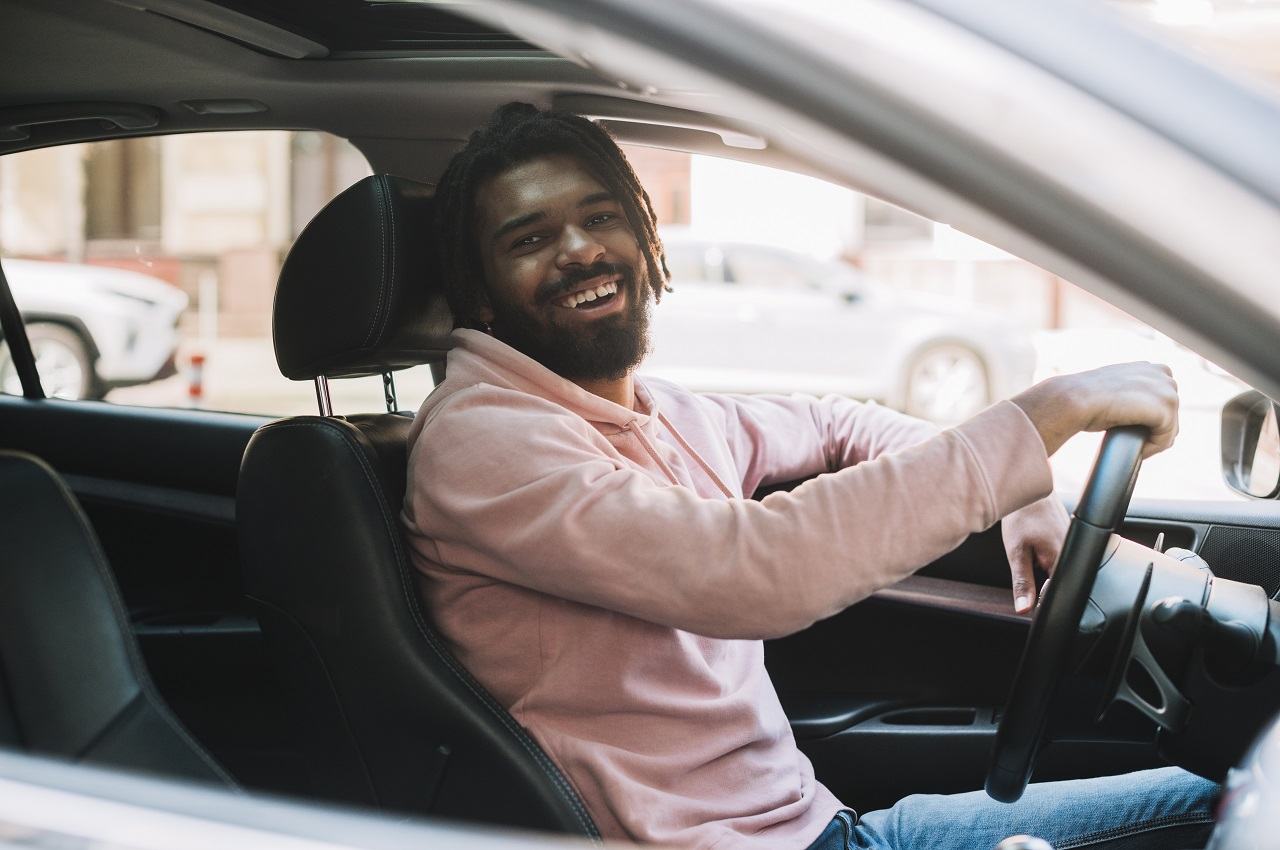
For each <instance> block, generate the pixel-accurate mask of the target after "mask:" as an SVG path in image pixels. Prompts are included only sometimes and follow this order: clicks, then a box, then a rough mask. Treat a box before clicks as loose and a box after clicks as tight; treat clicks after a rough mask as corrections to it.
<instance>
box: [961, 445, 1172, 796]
mask: <svg viewBox="0 0 1280 850" xmlns="http://www.w3.org/2000/svg"><path fill="white" fill-rule="evenodd" d="M1148 433H1149V432H1148V431H1147V429H1146V428H1143V427H1140V426H1128V427H1124V428H1112V429H1111V430H1109V431H1107V433H1106V436H1105V437H1104V438H1103V440H1102V446H1101V448H1099V449H1098V456H1097V458H1096V459H1095V460H1094V462H1093V469H1092V471H1091V472H1090V473H1089V480H1088V482H1087V483H1086V484H1085V487H1084V493H1083V494H1081V496H1080V502H1079V504H1077V505H1076V509H1075V512H1074V513H1073V514H1072V517H1071V525H1070V527H1069V528H1068V529H1067V536H1066V539H1065V540H1064V541H1063V544H1062V551H1061V552H1060V553H1059V554H1058V563H1057V565H1056V566H1055V567H1054V570H1053V581H1052V582H1050V583H1049V587H1048V589H1047V590H1046V591H1045V593H1044V597H1043V598H1042V599H1041V600H1040V604H1039V606H1038V607H1037V608H1036V612H1035V617H1034V619H1033V620H1032V621H1031V631H1030V632H1029V633H1028V635H1027V643H1026V646H1025V647H1024V648H1023V650H1022V659H1021V660H1020V661H1019V662H1018V672H1017V673H1016V674H1015V676H1014V679H1013V688H1012V690H1011V691H1010V693H1009V700H1008V702H1007V703H1006V705H1005V712H1004V715H1003V716H1002V717H1001V718H1000V727H999V728H998V729H997V730H996V741H995V747H994V749H993V751H992V754H991V766H990V767H989V768H988V770H987V782H986V789H987V794H988V795H990V796H991V797H992V798H993V799H996V800H999V801H1001V802H1005V803H1012V802H1014V801H1016V800H1017V799H1018V798H1020V797H1021V796H1022V792H1023V791H1025V790H1026V787H1027V782H1028V780H1029V779H1030V778H1031V770H1032V768H1033V767H1034V766H1035V759H1036V753H1037V752H1038V751H1039V749H1040V744H1041V740H1042V738H1043V736H1044V730H1045V723H1046V721H1047V720H1048V715H1049V705H1050V703H1051V702H1052V700H1053V696H1054V693H1055V691H1056V690H1057V685H1058V683H1059V681H1061V679H1062V674H1063V672H1064V669H1065V667H1066V664H1067V659H1068V657H1069V655H1070V650H1071V644H1072V641H1073V640H1074V638H1075V634H1076V629H1077V627H1078V625H1079V623H1080V618H1081V616H1082V615H1083V614H1084V609H1085V605H1087V604H1088V601H1089V593H1090V591H1091V590H1092V589H1093V580H1094V578H1095V577H1096V576H1097V574H1098V568H1099V566H1100V565H1101V563H1102V559H1103V554H1104V552H1105V550H1106V547H1107V543H1108V541H1110V539H1111V535H1112V533H1113V532H1114V531H1115V530H1116V529H1117V528H1119V527H1120V523H1121V522H1122V521H1123V520H1124V516H1125V513H1126V511H1127V510H1128V508H1129V498H1130V496H1131V495H1132V494H1133V485H1134V484H1135V483H1136V482H1137V480H1138V470H1139V469H1140V468H1141V466H1142V447H1143V445H1144V444H1145V443H1146V440H1147V436H1148Z"/></svg>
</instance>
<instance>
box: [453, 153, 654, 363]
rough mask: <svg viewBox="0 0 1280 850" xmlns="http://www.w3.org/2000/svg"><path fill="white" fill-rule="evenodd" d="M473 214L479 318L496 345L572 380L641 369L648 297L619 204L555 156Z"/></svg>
mask: <svg viewBox="0 0 1280 850" xmlns="http://www.w3.org/2000/svg"><path fill="white" fill-rule="evenodd" d="M476 207H477V210H476V211H477V214H478V222H477V227H478V234H477V235H478V239H479V248H480V256H481V260H482V264H483V267H484V274H485V294H486V296H487V300H488V304H487V306H486V307H484V308H483V309H482V310H481V313H480V315H479V316H478V317H477V318H479V319H481V320H482V321H485V322H488V323H489V324H491V325H492V327H493V334H494V336H495V337H497V338H498V339H501V340H502V341H503V342H505V343H507V344H508V345H510V346H511V347H513V348H515V349H516V350H517V351H521V352H523V353H524V354H526V355H528V356H529V357H531V358H533V359H534V360H537V361H538V362H539V363H541V364H542V365H544V366H546V367H547V368H548V369H551V370H552V371H553V372H556V373H557V374H559V375H561V376H562V377H565V378H568V379H570V380H601V379H608V380H614V379H618V378H621V377H623V376H624V375H626V374H627V373H628V372H629V371H630V370H631V369H632V368H634V367H635V366H636V365H638V364H639V362H640V360H641V359H643V357H644V355H645V353H646V351H647V349H648V326H649V304H650V298H651V292H652V290H651V289H650V287H649V284H648V278H647V272H646V269H647V266H646V264H645V261H644V255H643V253H642V252H641V250H640V246H639V244H638V243H637V241H636V237H635V234H634V233H632V231H631V227H630V225H629V224H628V223H627V218H626V215H625V214H624V213H623V210H622V205H621V203H619V201H618V199H617V198H615V197H614V196H613V195H612V194H611V193H610V192H609V191H608V190H607V189H605V187H604V186H603V185H601V183H600V182H599V181H598V180H596V179H595V178H594V177H592V176H591V174H590V173H589V172H588V171H587V170H586V169H585V168H583V167H582V166H581V165H580V164H579V163H578V161H577V160H576V159H574V158H573V157H570V156H563V155H555V156H546V157H540V158H538V159H533V160H530V161H528V162H525V163H522V164H520V165H517V166H515V167H513V168H511V169H509V170H507V171H504V172H502V173H500V174H498V175H497V176H495V177H493V178H492V179H490V180H489V181H487V182H486V183H484V184H483V185H482V186H481V187H480V191H479V193H478V195H477V199H476ZM588 299H589V300H588Z"/></svg>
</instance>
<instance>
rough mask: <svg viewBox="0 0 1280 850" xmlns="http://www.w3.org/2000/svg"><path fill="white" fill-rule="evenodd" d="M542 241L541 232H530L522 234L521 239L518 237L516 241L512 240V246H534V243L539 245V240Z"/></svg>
mask: <svg viewBox="0 0 1280 850" xmlns="http://www.w3.org/2000/svg"><path fill="white" fill-rule="evenodd" d="M541 241H542V236H540V235H539V234H537V233H530V234H529V235H528V236H521V237H520V238H519V239H517V240H516V241H515V242H512V243H511V247H512V248H513V249H515V248H530V247H532V246H534V245H537V244H538V243H539V242H541Z"/></svg>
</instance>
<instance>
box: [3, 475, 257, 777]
mask: <svg viewBox="0 0 1280 850" xmlns="http://www.w3.org/2000/svg"><path fill="white" fill-rule="evenodd" d="M0 540H3V541H4V543H3V547H4V555H3V557H0V746H5V747H11V748H14V749H20V750H25V751H27V752H31V753H38V754H41V755H48V756H54V757H58V758H65V759H68V760H71V761H77V762H88V763H93V764H100V765H106V766H111V767H122V768H127V769H132V770H141V771H147V772H151V773H157V774H163V775H166V776H177V777H183V778H188V779H197V780H204V781H208V782H215V783H219V784H223V785H227V786H231V787H235V782H234V781H233V780H232V779H231V777H230V776H229V775H228V774H227V773H226V771H224V770H223V769H222V768H221V767H220V766H219V765H218V764H217V762H215V761H214V760H213V758H212V757H211V756H210V755H209V754H208V753H206V752H205V751H204V749H203V748H202V747H201V746H200V744H198V743H197V742H196V741H195V739H194V738H192V737H191V735H190V733H188V732H187V730H186V729H185V728H183V726H182V724H181V723H180V722H178V720H177V718H175V717H174V716H173V714H172V713H171V712H170V711H169V709H168V707H167V706H166V705H165V703H164V701H163V700H162V699H161V698H160V696H159V694H158V693H157V692H156V689H155V687H154V685H152V683H151V680H150V677H149V676H148V675H147V672H146V667H145V666H144V664H143V662H142V656H141V653H140V651H139V649H138V645H137V642H136V641H135V640H134V638H133V633H132V631H131V630H130V626H129V620H128V617H127V616H126V615H125V611H124V606H123V605H122V603H121V601H120V594H119V591H118V589H117V587H116V583H115V578H114V576H113V575H112V572H111V568H110V566H109V565H108V564H107V561H106V559H105V557H104V556H103V554H102V549H101V547H99V545H98V539H97V537H96V536H95V535H94V533H93V529H92V528H91V527H90V525H89V522H88V520H87V519H86V518H85V516H84V513H83V512H82V511H81V510H80V506H79V505H78V504H77V503H76V500H75V497H74V496H73V495H72V494H71V491H70V490H68V489H67V487H66V485H65V484H64V483H63V482H62V480H61V479H60V478H59V477H58V475H57V473H56V472H54V471H53V470H52V469H51V468H50V467H49V466H47V465H46V464H45V463H43V462H42V461H40V460H38V459H37V458H35V457H33V456H31V455H28V454H23V453H20V452H11V451H0Z"/></svg>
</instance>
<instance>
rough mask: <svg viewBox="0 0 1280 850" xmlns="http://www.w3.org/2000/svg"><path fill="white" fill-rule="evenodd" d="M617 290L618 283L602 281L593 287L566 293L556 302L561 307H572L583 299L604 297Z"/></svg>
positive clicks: (592, 299)
mask: <svg viewBox="0 0 1280 850" xmlns="http://www.w3.org/2000/svg"><path fill="white" fill-rule="evenodd" d="M617 291H618V284H617V283H616V282H614V281H611V282H609V283H602V284H600V285H599V286H597V287H596V288H595V289H584V290H583V291H581V292H575V293H574V294H573V295H566V296H565V297H564V298H561V299H560V300H559V301H558V302H556V303H558V304H559V305H560V306H561V307H565V308H567V309H573V308H574V307H577V306H578V305H579V304H581V303H583V302H584V301H595V300H596V299H597V298H604V297H605V296H606V295H612V294H614V293H615V292H617Z"/></svg>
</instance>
